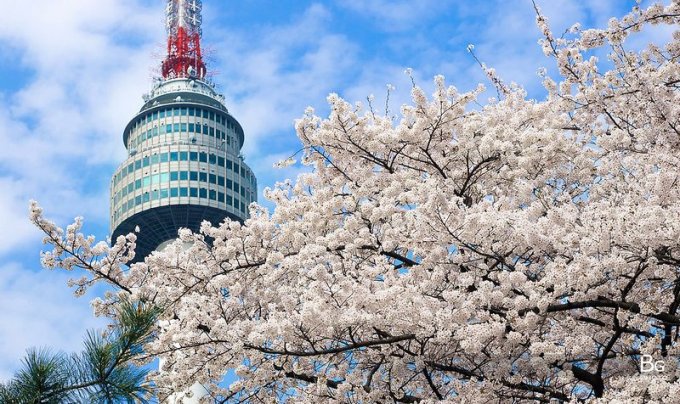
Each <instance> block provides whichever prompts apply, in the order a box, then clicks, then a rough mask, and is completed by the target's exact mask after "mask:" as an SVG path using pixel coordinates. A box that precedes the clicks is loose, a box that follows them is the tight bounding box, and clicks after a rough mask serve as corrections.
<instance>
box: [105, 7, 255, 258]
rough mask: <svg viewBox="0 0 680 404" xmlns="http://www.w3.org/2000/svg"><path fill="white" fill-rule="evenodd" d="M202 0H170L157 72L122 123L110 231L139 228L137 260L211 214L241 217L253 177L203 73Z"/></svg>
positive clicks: (239, 133)
mask: <svg viewBox="0 0 680 404" xmlns="http://www.w3.org/2000/svg"><path fill="white" fill-rule="evenodd" d="M201 8H202V5H201V1H200V0H168V1H167V6H166V11H167V12H166V18H167V31H168V54H167V56H166V58H165V60H164V61H163V62H162V64H161V69H162V78H159V79H157V80H156V81H155V83H154V86H153V88H152V90H151V91H150V92H149V93H148V94H146V95H145V96H144V105H143V106H142V108H141V109H140V111H139V112H138V113H137V114H136V115H135V116H134V117H133V118H132V119H131V120H130V122H129V123H128V124H127V126H126V127H125V130H124V131H123V143H124V144H125V147H126V149H127V151H128V157H127V159H126V160H125V161H124V162H123V164H121V165H120V166H119V167H118V169H117V170H116V172H115V174H114V175H113V178H112V180H111V212H110V214H111V238H112V240H115V239H116V238H117V237H118V236H120V235H125V234H127V233H130V232H136V233H137V250H136V256H135V261H140V260H143V259H144V258H145V257H146V256H147V255H149V254H150V253H151V252H152V251H153V250H155V249H156V248H158V247H159V246H160V245H161V244H162V243H164V242H165V241H168V240H173V239H175V238H177V232H178V230H179V229H180V228H189V229H191V230H192V231H198V230H199V228H200V224H201V222H202V221H204V220H208V221H210V222H212V223H213V224H219V223H220V222H222V221H223V220H224V219H225V218H230V219H232V220H238V221H243V220H245V219H246V218H247V215H248V211H247V207H248V205H249V204H250V203H251V202H253V201H256V200H257V192H256V190H257V180H256V178H255V175H254V174H253V172H252V170H251V169H250V167H248V165H247V164H246V163H245V162H244V161H243V158H242V156H241V153H240V151H241V148H242V147H243V142H244V132H243V128H242V127H241V125H240V124H239V122H238V121H237V120H236V118H234V117H233V116H232V115H231V114H230V113H229V111H228V110H227V108H226V107H225V105H224V97H223V96H222V95H220V94H218V93H217V91H216V90H215V87H214V85H213V84H212V83H209V82H208V81H207V80H206V79H205V64H204V63H203V60H202V57H201V44H200V39H201Z"/></svg>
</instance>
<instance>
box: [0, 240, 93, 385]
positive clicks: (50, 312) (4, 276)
mask: <svg viewBox="0 0 680 404" xmlns="http://www.w3.org/2000/svg"><path fill="white" fill-rule="evenodd" d="M36 256H37V253H36ZM36 262H37V257H36ZM67 279H68V276H67V275H65V274H63V273H55V272H52V273H49V274H46V273H40V272H36V271H35V270H33V269H29V268H26V267H24V266H22V265H20V264H17V263H9V264H5V265H2V266H0V307H1V308H2V310H0V323H1V324H2V325H3V326H2V327H0V341H2V343H0V381H2V380H7V379H9V378H10V377H11V376H12V374H13V372H14V371H15V370H16V369H17V368H18V367H19V366H20V360H21V358H22V357H23V356H24V353H25V352H26V349H28V348H31V347H51V348H53V349H55V350H62V351H65V352H77V351H80V349H81V347H82V341H83V337H84V335H85V330H86V329H93V328H102V326H103V324H104V322H103V321H102V320H101V319H96V318H95V317H94V316H93V315H92V310H91V308H90V306H89V303H88V300H89V299H88V298H87V297H84V298H82V299H75V298H74V297H73V295H72V293H71V292H70V291H69V290H68V288H67V287H66V280H67ZM36 296H39V298H38V299H36Z"/></svg>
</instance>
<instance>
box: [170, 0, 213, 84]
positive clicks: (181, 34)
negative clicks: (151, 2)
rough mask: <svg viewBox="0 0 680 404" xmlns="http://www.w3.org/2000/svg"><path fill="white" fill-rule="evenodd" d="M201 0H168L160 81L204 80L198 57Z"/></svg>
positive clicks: (201, 57)
mask: <svg viewBox="0 0 680 404" xmlns="http://www.w3.org/2000/svg"><path fill="white" fill-rule="evenodd" d="M201 9H202V3H201V0H168V2H167V6H166V13H165V15H166V24H165V26H166V29H167V31H168V54H167V56H166V57H165V60H164V61H163V63H162V65H161V71H162V74H163V78H164V79H166V80H168V79H174V78H186V77H195V78H198V79H203V78H205V75H206V68H205V63H204V62H203V56H202V54H201V35H202V32H201V22H202V21H201Z"/></svg>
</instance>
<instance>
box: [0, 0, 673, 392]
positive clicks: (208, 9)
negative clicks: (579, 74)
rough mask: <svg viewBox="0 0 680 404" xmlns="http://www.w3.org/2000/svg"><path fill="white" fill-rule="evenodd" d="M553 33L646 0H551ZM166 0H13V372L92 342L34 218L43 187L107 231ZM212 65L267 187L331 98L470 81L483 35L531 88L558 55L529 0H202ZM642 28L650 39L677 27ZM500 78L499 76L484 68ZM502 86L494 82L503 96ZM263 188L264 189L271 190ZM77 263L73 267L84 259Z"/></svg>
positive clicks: (7, 161) (4, 193) (499, 60)
mask: <svg viewBox="0 0 680 404" xmlns="http://www.w3.org/2000/svg"><path fill="white" fill-rule="evenodd" d="M537 2H538V4H539V5H540V7H541V8H542V9H543V11H544V13H545V14H546V15H547V17H548V19H549V21H550V23H551V25H552V27H553V29H554V31H555V32H563V31H564V30H565V29H566V28H568V27H569V26H570V25H571V24H572V23H574V22H581V23H582V25H583V26H584V27H605V26H606V23H607V20H608V19H609V17H610V16H621V15H623V14H625V12H626V11H627V10H628V9H629V8H630V7H631V6H632V5H633V4H634V1H632V0H537ZM163 7H164V1H162V0H97V1H92V0H31V1H30V2H17V1H15V0H0V9H1V10H3V11H2V13H0V145H2V147H0V225H1V226H2V227H1V229H2V231H0V324H2V326H1V327H0V380H6V379H7V378H8V377H10V376H11V374H12V372H13V370H14V369H16V367H17V366H18V364H19V360H20V358H21V357H22V355H23V353H24V351H25V349H26V348H28V347H30V346H51V347H53V348H55V349H61V350H65V351H75V350H78V349H79V347H80V344H81V341H82V337H83V335H84V333H85V331H86V329H88V328H93V327H96V326H100V325H101V324H102V323H101V321H100V320H97V319H95V318H94V317H93V315H92V314H91V309H90V307H89V300H90V299H91V298H93V297H94V296H93V294H89V295H86V296H85V297H84V298H81V299H75V298H74V297H72V295H71V291H69V290H68V288H67V287H66V280H67V279H68V278H69V276H68V274H64V273H59V272H47V271H44V270H41V269H40V264H39V252H40V250H41V248H42V246H41V235H40V234H39V232H38V231H37V230H36V229H34V228H33V227H32V226H31V225H30V223H28V220H27V215H28V209H27V207H28V201H29V199H36V200H38V201H39V202H40V203H41V204H42V205H43V206H44V208H45V210H46V213H47V215H48V216H49V217H50V218H53V219H54V220H56V221H57V222H58V223H59V224H60V225H66V224H69V223H70V221H71V220H72V219H73V217H75V216H84V217H85V220H86V231H87V232H89V233H92V234H95V235H96V236H97V238H98V239H102V238H106V237H107V235H108V208H109V197H108V192H109V190H108V186H109V179H110V177H111V174H112V173H113V171H114V170H115V167H116V166H117V165H118V164H119V163H120V162H122V161H123V160H124V158H125V149H124V147H123V143H122V130H123V128H124V127H125V124H126V123H127V120H128V119H130V118H131V117H132V116H133V115H134V113H135V112H136V111H137V110H138V109H139V108H140V107H141V104H142V99H141V95H142V94H143V93H144V92H146V91H148V90H149V88H150V84H151V78H152V77H153V76H154V75H156V74H157V71H158V66H159V63H160V60H161V59H162V56H163V44H164V41H165V32H164V21H163ZM203 14H204V23H203V32H204V39H203V43H204V47H205V48H206V49H208V54H209V57H208V63H209V69H210V70H211V71H212V72H213V73H214V81H215V82H216V83H217V84H218V86H219V89H220V91H221V92H223V93H224V95H225V97H226V104H227V107H228V108H229V110H230V112H231V113H232V115H234V116H235V117H236V118H237V119H238V120H239V121H240V122H241V124H242V126H243V127H244V129H245V132H246V144H245V146H244V155H245V157H246V161H247V162H248V164H249V165H250V166H251V167H252V168H253V170H254V171H255V173H256V175H257V176H258V180H259V191H260V195H261V193H262V189H263V188H264V187H265V186H271V185H272V184H274V182H275V181H278V180H283V179H285V178H291V177H294V176H295V175H296V174H297V173H298V172H299V170H300V168H299V167H295V166H294V167H289V168H286V169H279V170H277V169H273V168H272V164H273V163H274V162H276V161H278V160H281V159H283V158H285V157H288V156H289V155H291V154H292V153H294V152H295V151H296V150H298V149H299V142H298V140H297V138H296V136H295V132H294V130H293V121H294V120H295V119H296V118H298V117H300V116H301V115H302V114H303V111H304V109H305V107H307V106H310V105H311V106H313V107H314V108H316V110H317V112H318V113H319V114H321V115H324V114H325V113H326V112H327V107H326V102H325V98H326V96H327V95H328V93H330V92H337V93H339V94H340V95H341V96H343V97H345V98H346V99H348V100H351V101H363V100H365V99H366V97H367V96H368V95H370V94H374V95H375V97H376V101H375V105H384V99H385V94H386V85H387V84H392V85H394V86H395V87H396V91H395V92H394V93H393V94H392V95H391V101H392V102H391V105H392V109H393V110H398V107H399V105H401V104H402V103H404V102H407V101H408V97H409V89H410V79H409V78H408V77H407V76H406V75H405V74H404V73H403V72H404V70H405V69H406V68H408V67H410V68H413V70H414V75H415V77H416V80H417V82H418V84H420V85H422V86H424V87H425V88H427V89H429V88H431V82H432V77H433V76H434V75H436V74H443V75H444V76H446V78H447V81H448V83H449V84H452V85H455V86H456V87H458V88H459V89H461V90H469V89H472V88H474V87H475V86H476V83H478V82H485V78H484V75H483V73H482V72H481V71H480V69H479V67H478V66H477V64H476V62H475V61H474V60H473V59H472V57H471V56H470V55H469V54H468V53H467V52H466V46H467V44H469V43H473V44H474V45H475V52H476V54H477V55H478V57H479V58H480V59H482V60H483V61H484V62H486V63H487V64H488V65H489V66H492V67H495V68H496V69H497V71H498V73H499V74H500V75H501V76H502V77H503V78H504V80H505V81H508V82H510V81H515V82H517V83H520V84H522V85H523V86H525V88H526V89H527V90H528V92H529V95H530V96H531V97H533V98H537V99H540V98H541V97H543V92H542V89H541V86H540V80H539V78H538V76H537V75H536V71H537V70H538V69H539V68H540V67H542V66H545V67H548V68H550V67H551V61H550V60H549V59H547V58H545V57H544V56H543V54H542V52H541V50H540V48H539V46H538V45H537V44H536V42H537V40H538V36H539V31H538V29H537V28H536V26H535V24H534V17H535V15H534V11H533V8H532V6H531V2H530V0H515V1H503V0H476V1H473V0H418V1H413V0H391V1H388V0H364V1H359V0H356V1H355V0H337V1H331V0H328V1H318V2H313V1H303V0H295V1H293V0H275V1H274V0H241V1H227V0H204V12H203ZM668 34H669V33H668V32H667V31H663V30H654V31H651V32H643V33H642V34H641V35H640V36H639V38H638V39H637V40H638V41H640V43H643V42H647V41H648V40H649V39H650V38H657V39H658V38H660V37H663V36H665V35H668ZM486 84H488V83H486ZM492 95H493V94H490V95H489V96H492ZM260 199H262V198H260ZM74 275H75V274H74Z"/></svg>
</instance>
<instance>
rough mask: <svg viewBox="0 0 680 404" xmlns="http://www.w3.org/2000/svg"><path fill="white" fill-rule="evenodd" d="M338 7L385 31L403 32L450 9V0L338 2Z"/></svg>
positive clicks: (451, 2)
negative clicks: (372, 21) (350, 11)
mask: <svg viewBox="0 0 680 404" xmlns="http://www.w3.org/2000/svg"><path fill="white" fill-rule="evenodd" d="M337 3H338V5H339V6H340V7H344V8H347V9H349V10H352V11H354V12H355V13H357V14H358V15H359V16H360V17H367V18H369V19H372V20H374V21H375V23H376V24H377V25H378V26H379V27H380V28H381V29H383V30H386V31H405V30H408V29H411V28H413V27H415V26H418V25H423V24H427V22H428V20H429V19H430V18H431V17H434V16H436V15H437V14H438V13H440V12H442V11H443V10H446V9H449V8H451V7H452V6H453V5H454V4H455V2H453V1H451V0H419V1H411V0H364V1H344V0H343V1H338V2H337Z"/></svg>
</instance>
